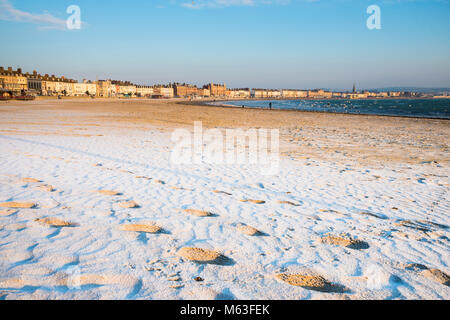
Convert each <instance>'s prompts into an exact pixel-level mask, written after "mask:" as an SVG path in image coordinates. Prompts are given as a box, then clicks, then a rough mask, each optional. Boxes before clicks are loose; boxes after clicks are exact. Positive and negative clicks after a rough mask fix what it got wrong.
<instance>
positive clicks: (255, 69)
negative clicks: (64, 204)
mask: <svg viewBox="0 0 450 320" xmlns="http://www.w3.org/2000/svg"><path fill="white" fill-rule="evenodd" d="M72 4H75V5H78V6H79V7H80V8H81V19H82V21H83V24H82V28H81V30H67V29H65V28H64V24H65V20H66V19H67V18H68V16H69V14H67V13H66V9H67V7H68V6H69V5H72ZM372 4H376V5H378V6H379V7H380V8H381V24H382V28H381V30H369V29H368V28H367V26H366V20H367V18H368V17H369V14H367V13H366V10H367V7H368V6H369V5H372ZM0 35H1V39H2V45H1V47H2V49H1V50H0V65H3V66H6V67H7V66H12V67H14V68H15V67H18V66H20V67H22V68H23V69H24V70H25V71H32V70H33V69H36V70H38V71H39V72H41V73H49V74H56V75H66V76H68V77H72V78H75V79H83V78H87V79H92V80H95V79H104V78H113V79H123V80H131V81H133V82H135V83H142V84H154V83H167V82H171V81H179V82H189V83H194V84H204V83H207V82H210V81H214V82H226V83H227V85H228V86H229V87H271V88H351V87H352V85H353V83H354V82H356V84H357V86H358V87H359V88H376V87H385V86H426V87H450V41H449V40H448V39H450V3H449V1H445V0H440V1H439V0H426V1H419V0H416V1H414V0H391V1H387V0H386V1H375V0H370V1H365V0H315V1H314V0H272V1H271V0H203V1H200V0H196V1H194V2H192V1H188V0H145V1H144V0H142V1H138V0H128V1H119V0H96V1H92V0H69V1H67V0H58V1H54V0H39V1H33V0H0Z"/></svg>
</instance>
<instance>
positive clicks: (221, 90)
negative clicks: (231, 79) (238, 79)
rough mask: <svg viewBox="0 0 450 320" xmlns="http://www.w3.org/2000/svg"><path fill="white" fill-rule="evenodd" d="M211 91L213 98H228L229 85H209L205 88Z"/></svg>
mask: <svg viewBox="0 0 450 320" xmlns="http://www.w3.org/2000/svg"><path fill="white" fill-rule="evenodd" d="M205 88H206V89H208V90H209V92H210V96H211V97H226V95H227V85H226V84H225V83H224V84H214V83H212V82H211V83H209V84H207V85H206V86H205Z"/></svg>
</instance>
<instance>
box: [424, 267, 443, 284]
mask: <svg viewBox="0 0 450 320" xmlns="http://www.w3.org/2000/svg"><path fill="white" fill-rule="evenodd" d="M420 274H421V275H422V276H424V277H425V278H428V279H431V280H433V281H436V282H439V283H442V284H443V285H446V286H450V276H449V275H448V274H446V273H444V272H442V271H441V270H439V269H428V270H424V271H422V272H421V273H420Z"/></svg>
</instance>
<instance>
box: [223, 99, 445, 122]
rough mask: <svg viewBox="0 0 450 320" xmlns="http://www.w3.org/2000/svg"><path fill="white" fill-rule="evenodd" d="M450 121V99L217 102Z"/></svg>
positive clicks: (256, 106) (254, 106)
mask: <svg viewBox="0 0 450 320" xmlns="http://www.w3.org/2000/svg"><path fill="white" fill-rule="evenodd" d="M269 103H272V109H283V110H304V111H320V112H338V113H351V114H375V115H387V116H405V117H420V118H445V119H450V99H379V100H378V99H377V100H375V99H367V100H245V101H226V102H222V103H219V102H216V103H215V104H226V105H233V106H236V107H242V106H243V105H244V106H245V107H246V108H269Z"/></svg>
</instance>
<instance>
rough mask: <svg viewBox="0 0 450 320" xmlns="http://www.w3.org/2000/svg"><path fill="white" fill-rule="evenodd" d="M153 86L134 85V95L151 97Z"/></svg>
mask: <svg viewBox="0 0 450 320" xmlns="http://www.w3.org/2000/svg"><path fill="white" fill-rule="evenodd" d="M153 93H154V90H153V87H151V86H136V96H138V97H145V98H151V97H153Z"/></svg>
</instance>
